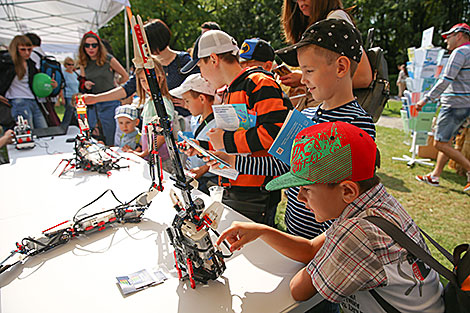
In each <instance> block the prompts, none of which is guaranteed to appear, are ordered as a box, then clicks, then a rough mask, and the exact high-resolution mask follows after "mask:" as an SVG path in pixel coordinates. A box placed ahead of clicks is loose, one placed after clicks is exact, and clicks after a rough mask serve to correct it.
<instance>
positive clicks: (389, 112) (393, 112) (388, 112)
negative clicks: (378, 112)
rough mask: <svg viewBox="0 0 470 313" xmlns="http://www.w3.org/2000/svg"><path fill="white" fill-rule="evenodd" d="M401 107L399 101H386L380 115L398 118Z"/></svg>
mask: <svg viewBox="0 0 470 313" xmlns="http://www.w3.org/2000/svg"><path fill="white" fill-rule="evenodd" d="M401 106H402V104H401V101H399V100H388V102H387V104H386V105H385V108H384V110H383V112H382V115H383V116H390V117H400V109H401Z"/></svg>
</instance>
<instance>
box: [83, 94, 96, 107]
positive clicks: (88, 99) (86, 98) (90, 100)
mask: <svg viewBox="0 0 470 313" xmlns="http://www.w3.org/2000/svg"><path fill="white" fill-rule="evenodd" d="M96 97H97V96H96V95H92V94H87V93H86V94H83V95H82V99H83V102H85V104H86V105H90V104H95V103H96V102H98V100H97V99H96Z"/></svg>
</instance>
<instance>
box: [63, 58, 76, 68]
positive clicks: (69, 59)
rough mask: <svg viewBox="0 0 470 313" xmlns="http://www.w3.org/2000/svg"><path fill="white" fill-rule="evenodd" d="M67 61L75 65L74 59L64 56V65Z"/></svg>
mask: <svg viewBox="0 0 470 313" xmlns="http://www.w3.org/2000/svg"><path fill="white" fill-rule="evenodd" d="M67 63H73V66H74V67H75V60H74V59H72V58H71V57H66V58H65V60H64V65H65V64H67Z"/></svg>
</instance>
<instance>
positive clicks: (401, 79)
mask: <svg viewBox="0 0 470 313" xmlns="http://www.w3.org/2000/svg"><path fill="white" fill-rule="evenodd" d="M398 71H399V72H398V78H397V87H398V98H401V97H403V92H404V91H405V90H406V79H407V78H408V71H407V70H406V65H405V64H401V65H399V66H398Z"/></svg>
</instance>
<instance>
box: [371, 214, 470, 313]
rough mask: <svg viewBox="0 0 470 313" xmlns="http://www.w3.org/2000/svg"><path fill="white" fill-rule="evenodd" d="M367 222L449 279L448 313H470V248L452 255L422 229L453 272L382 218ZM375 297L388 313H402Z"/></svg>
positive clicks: (446, 295) (461, 248)
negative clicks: (446, 260) (447, 261)
mask: <svg viewBox="0 0 470 313" xmlns="http://www.w3.org/2000/svg"><path fill="white" fill-rule="evenodd" d="M365 219H366V220H367V221H369V222H371V223H373V224H374V225H375V226H377V227H379V228H380V229H382V230H383V231H384V232H385V233H386V234H387V235H389V236H390V237H391V238H392V239H393V240H394V241H396V242H397V243H398V244H399V245H400V246H401V247H402V248H404V249H406V250H407V251H408V252H409V253H410V254H412V255H413V256H415V257H416V258H418V259H420V260H421V261H423V262H424V263H426V264H427V265H428V266H430V267H431V268H432V269H434V270H435V271H436V272H438V273H439V274H441V275H442V276H443V277H445V278H446V279H447V280H448V281H449V283H448V284H447V286H446V287H445V289H444V304H445V312H446V313H451V312H452V313H469V312H470V246H469V245H468V244H461V245H458V246H457V247H455V249H454V254H450V253H449V252H448V251H447V250H446V249H444V248H443V247H442V246H441V245H440V244H438V243H437V242H436V241H435V240H434V239H432V238H431V237H430V236H429V235H428V234H426V233H425V232H424V231H423V230H422V229H420V231H421V233H422V234H423V235H424V236H425V237H426V238H427V239H428V240H429V241H430V242H431V243H432V244H433V245H434V246H435V247H436V248H437V249H438V250H439V252H441V253H442V254H443V255H444V256H445V257H446V258H447V259H448V260H449V262H450V263H451V264H452V266H453V271H451V270H449V269H447V268H446V267H445V266H443V265H442V264H441V263H439V262H438V261H437V260H436V259H434V258H433V257H432V256H431V255H430V254H429V253H428V252H426V251H425V250H424V249H423V248H421V247H420V246H419V245H418V244H416V243H415V242H414V241H413V240H411V238H410V237H408V235H406V234H405V233H404V232H403V231H402V230H401V229H399V228H398V227H397V226H395V225H394V224H392V223H391V222H389V221H388V220H386V219H384V218H382V217H379V216H367V217H366V218H365ZM371 294H372V296H373V297H374V298H375V300H377V302H378V303H379V304H380V306H381V307H382V308H383V309H384V310H385V312H387V313H397V312H398V313H399V311H398V310H397V309H395V307H393V306H392V305H391V304H389V303H388V302H387V301H386V300H385V299H383V298H382V297H381V296H380V295H379V294H378V293H377V292H375V291H374V290H371Z"/></svg>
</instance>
